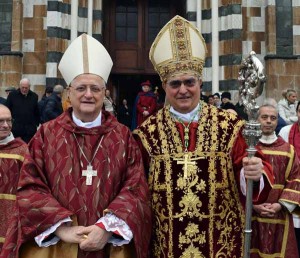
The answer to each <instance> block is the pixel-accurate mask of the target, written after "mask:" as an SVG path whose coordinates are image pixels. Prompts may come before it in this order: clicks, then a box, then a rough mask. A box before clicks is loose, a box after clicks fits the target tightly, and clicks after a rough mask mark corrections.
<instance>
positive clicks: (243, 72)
mask: <svg viewBox="0 0 300 258" xmlns="http://www.w3.org/2000/svg"><path fill="white" fill-rule="evenodd" d="M238 81H239V82H240V88H239V94H240V100H239V101H240V104H243V105H244V107H245V111H246V113H247V114H248V121H247V122H246V125H245V129H244V130H243V135H244V138H245V140H246V142H247V144H248V149H247V152H248V157H249V158H251V157H253V156H254V155H255V152H256V149H255V145H256V143H257V141H258V139H259V138H260V136H261V129H260V124H259V123H258V122H257V115H258V109H259V106H258V105H257V104H256V98H257V97H258V96H260V95H261V93H262V92H263V87H264V84H265V82H266V76H265V74H264V67H263V65H262V63H261V62H260V60H259V59H258V58H257V57H256V54H255V52H254V51H251V52H250V54H249V56H248V57H247V58H245V59H243V61H242V64H241V67H240V71H239V77H238ZM252 194H253V180H249V179H248V180H247V193H246V223H245V246H244V258H248V257H250V244H251V232H252V229H251V217H252Z"/></svg>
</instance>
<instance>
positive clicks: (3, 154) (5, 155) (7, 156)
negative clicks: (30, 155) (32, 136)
mask: <svg viewBox="0 0 300 258" xmlns="http://www.w3.org/2000/svg"><path fill="white" fill-rule="evenodd" d="M0 158H5V159H17V160H20V161H22V162H23V161H24V157H23V156H21V155H19V154H7V153H0Z"/></svg>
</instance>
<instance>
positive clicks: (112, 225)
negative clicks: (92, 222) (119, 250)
mask: <svg viewBox="0 0 300 258" xmlns="http://www.w3.org/2000/svg"><path fill="white" fill-rule="evenodd" d="M100 222H101V223H102V224H103V225H104V227H105V229H106V231H110V232H116V231H117V232H118V233H119V234H120V236H122V237H123V239H118V238H115V237H113V236H112V237H111V238H110V239H109V240H108V243H111V244H113V245H115V246H121V245H124V244H128V243H129V242H130V241H131V239H132V238H133V234H132V231H131V230H130V228H129V226H128V225H127V224H126V222H125V221H124V220H122V219H120V218H118V217H117V216H116V215H114V214H112V213H107V214H106V215H105V216H104V217H102V218H100V219H99V220H98V221H97V223H100Z"/></svg>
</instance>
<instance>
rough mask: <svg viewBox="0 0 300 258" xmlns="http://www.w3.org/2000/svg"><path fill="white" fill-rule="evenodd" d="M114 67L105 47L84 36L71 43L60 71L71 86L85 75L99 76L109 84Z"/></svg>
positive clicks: (61, 61)
mask: <svg viewBox="0 0 300 258" xmlns="http://www.w3.org/2000/svg"><path fill="white" fill-rule="evenodd" d="M112 66H113V62H112V59H111V57H110V55H109V54H108V52H107V50H106V49H105V48H104V46H103V45H102V44H101V43H100V42H99V41H98V40H96V39H94V38H93V37H91V36H89V35H87V34H82V35H80V36H79V37H77V38H76V39H74V40H73V41H72V42H71V44H70V46H69V47H68V48H67V50H66V51H65V53H64V55H63V57H62V58H61V60H60V63H59V65H58V69H59V71H60V72H61V74H62V76H63V77H64V79H65V81H66V83H67V85H70V83H71V82H72V81H73V79H74V78H75V77H77V76H78V75H81V74H85V73H91V74H96V75H99V76H100V77H101V78H102V79H103V80H104V81H105V82H107V80H108V76H109V74H110V71H111V68H112Z"/></svg>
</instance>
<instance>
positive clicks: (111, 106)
mask: <svg viewBox="0 0 300 258" xmlns="http://www.w3.org/2000/svg"><path fill="white" fill-rule="evenodd" d="M103 108H104V110H106V111H107V112H110V113H111V114H112V115H114V116H116V115H117V112H116V104H115V103H114V101H113V99H112V97H111V96H110V91H109V90H108V89H105V97H104V102H103Z"/></svg>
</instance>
